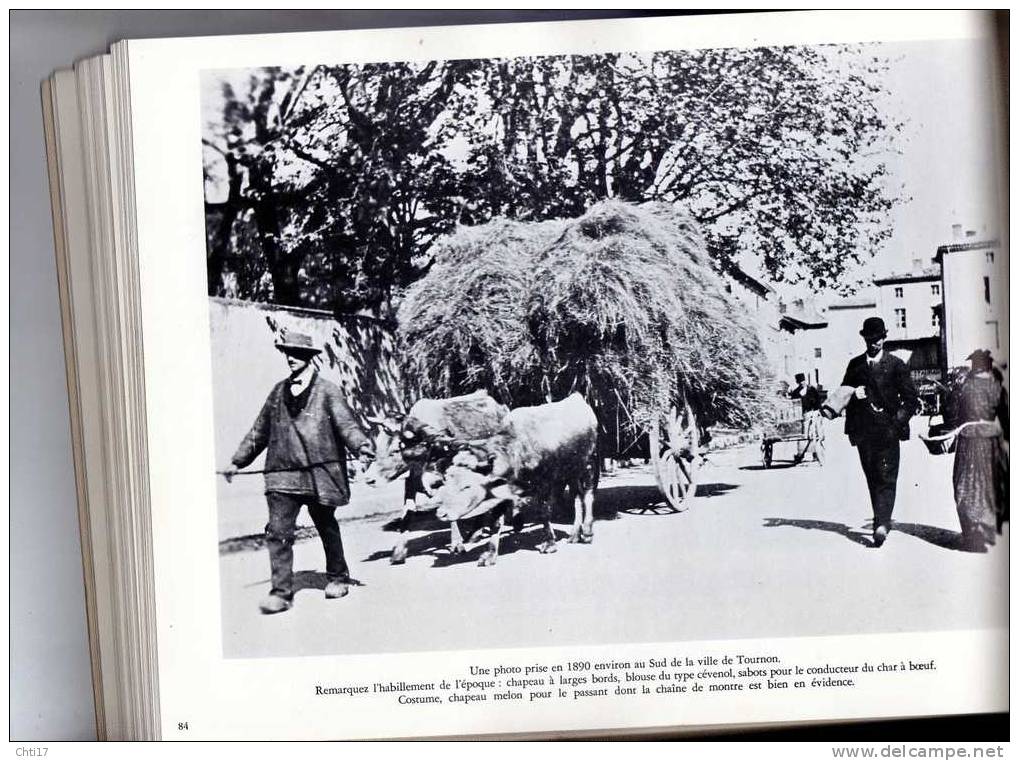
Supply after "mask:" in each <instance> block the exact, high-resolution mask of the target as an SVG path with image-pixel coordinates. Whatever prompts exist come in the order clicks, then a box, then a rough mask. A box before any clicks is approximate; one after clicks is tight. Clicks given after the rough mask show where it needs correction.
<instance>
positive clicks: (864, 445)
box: [856, 438, 899, 528]
mask: <svg viewBox="0 0 1019 761" xmlns="http://www.w3.org/2000/svg"><path fill="white" fill-rule="evenodd" d="M856 449H857V451H858V452H859V453H860V465H862V466H863V474H864V476H866V478H867V489H868V491H869V492H870V506H871V510H873V512H874V528H877V527H878V526H891V523H892V510H893V509H894V508H895V484H896V482H897V481H898V479H899V441H898V439H893V438H888V439H871V438H864V439H860V441H859V442H858V443H857V445H856Z"/></svg>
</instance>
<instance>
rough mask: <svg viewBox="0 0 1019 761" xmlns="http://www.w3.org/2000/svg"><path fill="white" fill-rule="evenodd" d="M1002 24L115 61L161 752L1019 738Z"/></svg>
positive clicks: (959, 21) (341, 41) (735, 22)
mask: <svg viewBox="0 0 1019 761" xmlns="http://www.w3.org/2000/svg"><path fill="white" fill-rule="evenodd" d="M988 24H989V21H988V19H987V18H986V17H984V16H982V15H980V14H973V13H942V12H933V13H918V12H908V13H880V14H877V13H848V12H818V13H791V14H760V15H758V14H748V15H735V16H725V17H710V16H704V17H696V18H660V19H639V20H618V21H588V22H569V23H554V24H526V25H522V24H521V25H490V26H476V27H442V28H438V27H436V28H419V29H392V30H374V31H372V30H369V31H359V32H336V33H316V34H289V35H270V36H251V37H231V38H195V39H177V40H148V41H132V42H130V43H129V45H128V56H127V59H128V62H129V77H130V97H131V109H132V125H131V126H132V133H133V141H134V143H133V145H134V167H135V192H136V199H137V200H136V202H137V221H138V224H137V235H138V250H139V258H140V262H139V264H140V275H141V303H142V318H143V320H142V321H143V326H142V327H143V333H144V358H145V381H146V384H145V396H146V401H147V407H148V409H147V424H148V451H149V455H150V461H149V467H150V484H149V486H150V492H151V495H152V505H151V510H152V532H153V536H152V542H153V549H154V568H155V570H154V573H155V580H154V586H155V594H156V600H155V602H156V609H157V624H158V647H159V662H160V680H159V682H160V702H161V721H162V736H163V738H165V739H200V738H216V739H240V738H245V739H254V738H259V739H269V738H272V739H319V738H321V739H327V738H381V737H422V736H427V737H437V736H464V735H499V736H503V735H513V734H518V733H527V734H557V733H570V732H580V733H590V732H610V731H626V732H639V731H644V730H662V729H673V730H675V729H677V728H684V727H685V728H691V727H697V726H705V725H718V724H754V723H761V722H783V723H789V722H801V721H815V720H848V719H854V718H861V719H862V718H869V717H879V716H880V717H893V716H894V717H902V716H926V715H936V714H948V713H969V712H987V711H999V710H1007V705H1008V703H1007V681H1006V680H1007V677H1006V669H1005V668H1004V667H1003V664H1004V663H1005V662H1006V660H1007V635H1008V632H1007V625H1008V623H1007V611H1008V604H1007V588H1008V585H1007V573H1008V571H1007V568H1008V522H1007V493H1005V494H1003V493H1002V485H1003V484H1004V483H1006V482H1007V476H1003V474H1005V473H1007V442H1006V441H1005V440H1004V435H1007V416H1006V415H1004V412H1003V410H1004V406H1003V404H1004V402H1003V400H1004V399H1005V398H1006V394H1005V392H1004V389H1007V386H1008V348H1007V347H1008V319H1007V315H1008V312H1007V285H1006V273H1007V256H1008V253H1007V251H1008V249H1007V229H1006V228H1005V227H1004V224H1005V222H1006V219H1005V218H1004V217H1003V216H1002V215H1001V214H1000V209H1001V201H1000V199H1001V193H1000V187H999V185H1000V182H1002V180H1001V178H1000V176H999V172H998V171H997V169H998V167H1000V166H1003V165H1004V162H1003V161H1002V159H1001V155H1002V154H1001V152H1000V148H999V138H1000V135H999V129H998V123H999V121H1000V120H999V112H998V110H997V108H998V106H997V101H996V90H995V87H996V82H997V79H996V76H997V75H996V73H995V72H996V71H997V70H996V68H995V62H996V59H995V51H994V48H993V47H992V44H991V41H990V37H989V27H988ZM464 397H466V398H464ZM422 400H425V401H422ZM450 400H453V401H450ZM1001 423H1004V424H1005V426H1006V428H1005V433H1004V435H1003V430H1002V426H1001ZM281 707H285V708H283V710H281Z"/></svg>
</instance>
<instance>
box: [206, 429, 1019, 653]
mask: <svg viewBox="0 0 1019 761" xmlns="http://www.w3.org/2000/svg"><path fill="white" fill-rule="evenodd" d="M836 426H839V424H838V423H836V424H834V425H833V426H832V427H830V428H829V429H828V437H827V438H828V458H827V462H826V464H825V465H824V466H823V467H822V466H819V465H817V464H815V463H807V464H802V465H798V466H795V467H789V466H785V467H783V466H782V465H781V463H779V464H778V466H777V467H774V468H772V469H764V468H763V467H762V465H761V460H760V451H759V449H758V448H757V446H755V445H751V446H746V447H742V448H739V449H733V450H728V451H723V452H716V453H713V454H712V455H711V456H710V461H709V463H708V464H706V465H705V466H704V468H703V469H702V470H701V471H700V476H699V482H700V486H699V488H698V496H697V498H696V499H695V500H694V501H693V502H692V504H691V505H690V507H689V509H688V510H687V511H685V512H683V513H679V514H674V513H669V512H668V511H667V510H665V509H664V508H662V507H657V508H656V507H655V505H656V504H657V503H659V502H660V497H659V495H658V492H657V489H656V488H655V486H654V478H653V476H652V474H651V472H650V470H649V469H648V468H647V466H640V467H636V468H627V469H621V470H619V471H617V473H616V474H615V475H613V476H608V477H605V478H603V479H602V482H601V484H600V487H599V490H598V494H597V500H596V505H595V537H594V543H593V544H591V545H571V544H567V543H566V541H565V536H566V532H567V529H568V525H566V524H568V523H569V517H567V516H562V517H560V520H561V521H562V523H560V524H557V529H558V531H559V534H560V537H561V541H560V543H559V545H558V552H556V553H555V554H552V555H541V554H539V553H538V552H537V551H536V546H537V544H538V542H539V541H540V540H539V530H538V528H539V527H538V525H537V524H535V523H534V522H533V521H529V522H528V525H527V528H526V529H525V531H524V532H522V533H521V534H516V535H514V534H506V535H505V536H504V537H503V541H502V547H501V551H500V556H499V559H498V563H497V565H495V566H494V567H490V568H479V567H477V566H476V562H477V558H478V556H479V554H480V552H481V547H480V546H477V547H473V548H470V551H469V552H468V553H467V555H465V556H463V555H461V556H455V557H454V556H450V555H449V554H448V553H447V552H446V550H445V543H446V542H447V541H448V536H449V532H448V529H446V528H445V526H444V524H442V523H440V522H438V521H436V520H434V519H428V518H426V517H425V516H421V517H420V518H419V519H418V521H417V523H416V524H415V528H416V530H415V531H413V532H412V533H411V535H410V537H411V539H410V543H409V548H410V557H408V559H407V562H406V564H405V565H402V566H392V565H390V563H389V553H390V550H391V548H392V546H393V543H394V541H395V539H396V537H397V534H396V532H395V531H393V530H392V527H391V526H389V525H387V524H390V523H391V521H392V520H393V518H394V517H396V516H398V514H399V506H400V502H401V499H402V483H396V484H390V485H387V486H386V487H384V488H381V489H377V490H370V489H368V488H367V487H365V486H364V485H363V484H360V483H358V484H355V489H354V497H353V500H352V503H351V505H349V506H348V507H347V508H342V509H341V510H340V511H338V515H339V516H340V518H341V524H342V526H341V527H342V531H343V541H344V545H345V548H346V557H347V561H348V563H349V564H350V566H351V573H352V576H353V577H355V578H356V579H357V580H358V582H359V585H358V586H353V587H351V591H350V594H349V595H348V596H347V597H345V598H343V599H339V600H326V599H325V598H324V596H323V592H322V589H323V588H324V586H325V582H326V579H325V575H324V573H323V571H324V558H323V555H322V547H321V544H320V543H319V541H318V539H317V537H315V536H313V535H312V536H311V537H310V538H306V539H304V540H303V541H299V542H298V543H297V545H296V546H295V570H296V571H297V573H298V592H297V594H296V597H295V603H294V607H293V609H291V610H290V611H287V612H285V613H282V614H278V615H274V616H263V615H261V614H260V613H259V611H258V601H259V600H260V599H261V598H262V597H263V596H264V595H265V594H266V593H267V592H268V590H269V584H268V579H269V560H268V553H267V552H266V550H265V549H264V548H260V547H259V546H258V545H259V542H260V540H259V539H258V538H257V537H250V538H249V539H247V540H242V541H234V542H226V543H224V544H221V547H222V548H223V553H222V554H221V560H220V568H221V591H222V599H223V637H224V655H226V656H227V657H258V656H270V657H271V656H296V655H319V654H332V653H384V652H401V651H417V650H422V651H427V650H453V649H485V648H498V647H531V646H552V645H557V646H561V645H573V644H609V643H613V642H655V641H681V640H700V639H729V638H749V637H783V636H813V635H834V634H853V633H860V634H863V633H883V632H900V631H922V630H950V629H969V628H990V627H999V626H1000V627H1006V626H1007V623H1008V598H1007V592H1008V589H1007V582H1008V528H1007V526H1006V530H1005V536H1004V537H1001V538H999V543H998V545H997V546H996V547H993V548H992V549H991V551H990V553H988V554H984V555H977V554H969V553H965V552H961V551H959V550H957V549H956V548H955V544H956V541H957V537H958V519H957V517H956V514H955V507H954V503H953V500H952V484H951V468H952V455H946V456H941V457H933V456H931V455H930V454H928V453H927V451H926V449H925V448H924V447H923V444H922V442H920V441H918V440H916V439H913V440H911V441H910V442H908V443H904V444H903V447H902V465H901V468H900V472H899V492H898V499H897V501H896V507H895V514H894V524H893V530H892V533H891V535H890V536H889V539H888V541H887V543H886V544H885V545H884V547H882V548H880V549H875V548H873V547H871V542H870V518H871V513H870V506H869V501H868V497H867V493H866V485H865V483H864V479H863V473H862V471H861V469H860V465H859V461H858V459H857V456H856V452H855V450H853V449H852V448H851V447H850V446H849V445H848V443H847V442H846V440H845V437H844V436H843V435H842V434H841V428H840V426H839V427H836ZM783 456H784V455H783V451H782V450H777V451H776V457H777V458H781V457H783ZM239 481H240V479H238V480H237V481H235V484H237V483H238V482H239ZM256 481H257V483H256ZM231 486H233V485H231ZM229 488H231V487H226V488H221V495H227V494H231V497H230V500H229V501H228V503H227V508H228V509H226V508H224V507H223V506H222V505H221V519H220V522H221V539H224V538H227V537H226V536H224V535H222V534H225V532H226V529H228V528H229V527H231V526H232V527H234V529H237V528H242V529H243V531H240V532H239V533H250V534H256V533H257V532H259V531H260V530H261V527H262V525H264V522H265V502H264V498H263V497H262V495H261V483H260V480H259V479H256V478H254V477H251V478H249V479H248V482H247V484H246V485H243V486H241V487H239V490H238V491H235V492H229V491H228V489H229ZM242 495H246V496H243V498H242ZM240 502H244V503H245V505H244V509H243V511H242V510H241V508H240V504H239V503H240ZM224 513H225V514H226V518H224ZM301 523H302V524H307V523H308V521H307V518H306V516H305V515H304V514H303V513H302V516H301ZM251 526H253V527H254V528H253V529H252V530H249V529H250V527H251ZM468 533H469V532H465V536H466V535H467V534H468ZM236 535H237V534H234V536H236Z"/></svg>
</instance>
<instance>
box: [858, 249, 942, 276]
mask: <svg viewBox="0 0 1019 761" xmlns="http://www.w3.org/2000/svg"><path fill="white" fill-rule="evenodd" d="M938 250H939V251H940V249H938ZM940 279H941V264H940V262H939V263H937V264H932V265H931V266H929V267H923V268H922V269H914V270H910V271H909V272H891V273H889V274H887V275H883V276H881V277H876V278H874V285H892V284H894V283H914V282H924V281H928V280H940Z"/></svg>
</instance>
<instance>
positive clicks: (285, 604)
mask: <svg viewBox="0 0 1019 761" xmlns="http://www.w3.org/2000/svg"><path fill="white" fill-rule="evenodd" d="M292 605H293V603H292V602H291V601H290V600H287V599H284V598H282V597H280V596H278V595H269V596H268V597H266V598H265V599H263V600H262V602H260V603H259V604H258V609H259V610H260V611H262V612H263V613H264V614H265V615H267V616H269V615H272V614H273V613H282V612H283V611H285V610H290V607H291V606H292Z"/></svg>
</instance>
